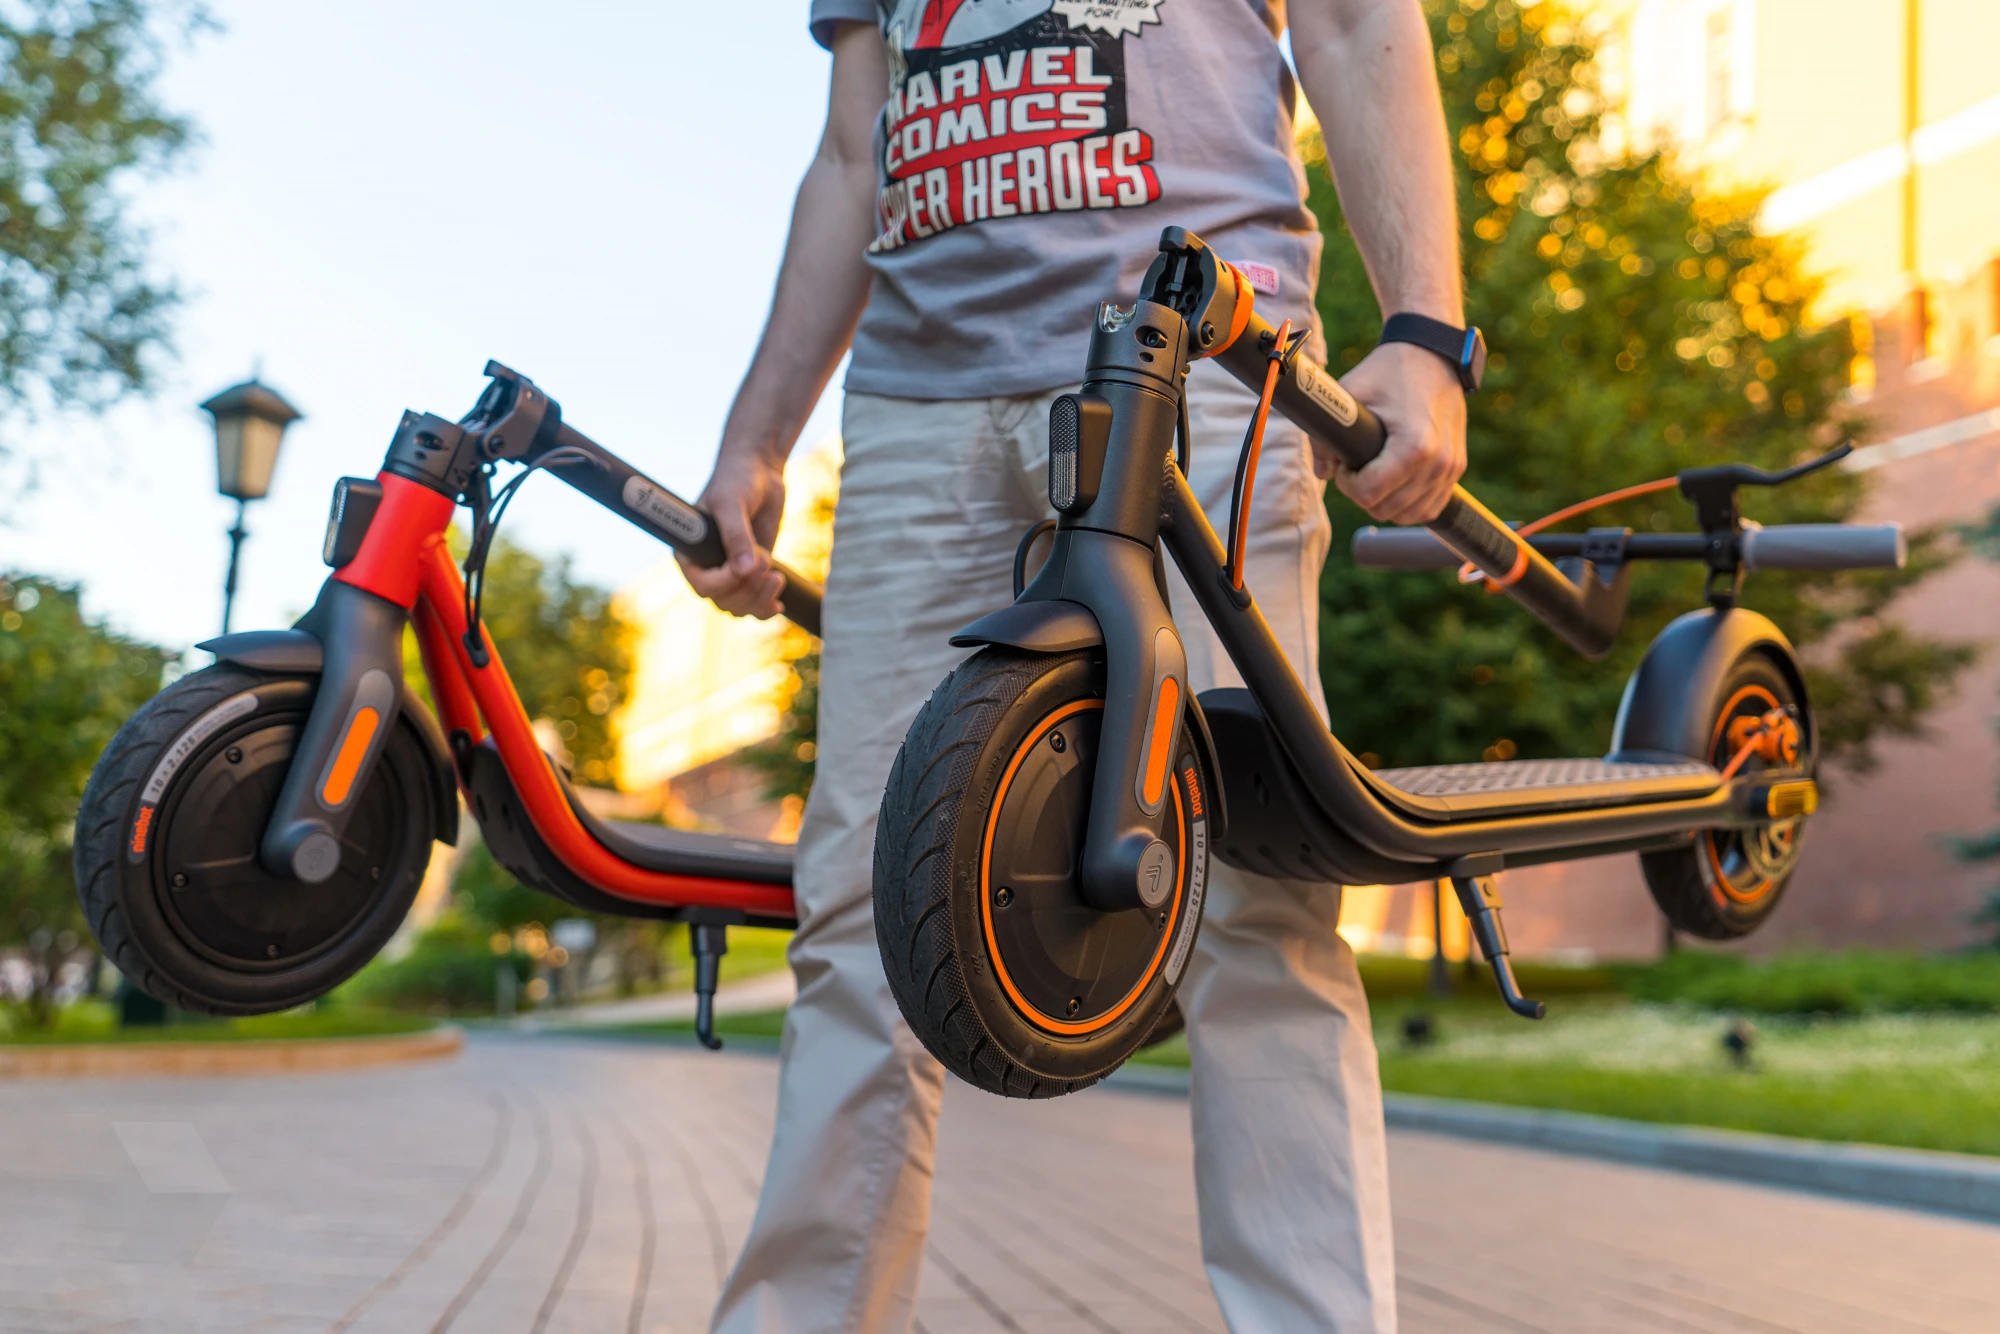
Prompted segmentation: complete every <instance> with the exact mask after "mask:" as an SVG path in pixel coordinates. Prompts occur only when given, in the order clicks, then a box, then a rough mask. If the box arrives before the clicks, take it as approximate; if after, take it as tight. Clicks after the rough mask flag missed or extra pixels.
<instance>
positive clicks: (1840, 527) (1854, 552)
mask: <svg viewBox="0 0 2000 1334" xmlns="http://www.w3.org/2000/svg"><path fill="white" fill-rule="evenodd" d="M1742 550H1743V564H1744V567H1745V568H1747V569H1751V570H1900V569H1902V568H1903V564H1904V562H1905V561H1907V560H1908V559H1909V555H1910V548H1909V543H1908V542H1906V541H1905V540H1904V539H1903V526H1902V525H1901V524H1897V523H1881V524H1872V525H1866V526H1863V525H1858V524H1845V523H1795V524H1786V525H1784V526H1782V527H1777V528H1746V529H1744V531H1743V547H1742Z"/></svg>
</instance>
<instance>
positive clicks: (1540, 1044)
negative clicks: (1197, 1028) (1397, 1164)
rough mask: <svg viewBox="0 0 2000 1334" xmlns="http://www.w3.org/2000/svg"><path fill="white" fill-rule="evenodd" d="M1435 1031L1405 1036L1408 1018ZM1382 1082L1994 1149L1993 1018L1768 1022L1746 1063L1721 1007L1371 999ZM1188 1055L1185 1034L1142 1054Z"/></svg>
mask: <svg viewBox="0 0 2000 1334" xmlns="http://www.w3.org/2000/svg"><path fill="white" fill-rule="evenodd" d="M1417 1011H1423V1012H1424V1013H1427V1014H1429V1015H1430V1016H1431V1017H1432V1020H1433V1023H1434V1025H1435V1028H1436V1036H1435V1037H1434V1039H1433V1040H1432V1041H1431V1042H1429V1043H1426V1044H1424V1045H1421V1046H1414V1045H1412V1044H1410V1043H1409V1042H1407V1041H1406V1040H1405V1039H1404V1037H1403V1023H1404V1020H1405V1019H1406V1018H1408V1017H1409V1016H1410V1015H1411V1014H1412V1013H1414V1012H1417ZM1374 1017H1375V1041H1376V1045H1377V1046H1378V1047H1379V1049H1380V1051H1381V1060H1382V1085H1383V1087H1384V1088H1386V1089H1389V1090H1391V1091H1393V1092H1398V1093H1424V1094H1430V1095H1432V1096H1435V1097H1443V1098H1467V1099H1472V1100H1474V1101H1479V1102H1494V1103H1507V1104H1512V1105H1515V1106H1521V1107H1546V1108H1556V1109H1560V1110H1564V1111H1573V1112H1594V1113H1597V1114H1599V1115H1603V1116H1619V1117H1627V1118H1630V1119H1632V1120H1635V1121H1661V1122H1670V1123H1675V1124H1683V1125H1701V1126H1715V1127H1719V1128H1722V1129H1729V1130H1755V1131H1763V1132H1766V1133H1769V1134H1775V1135H1795V1136H1798V1137H1800V1138H1803V1139H1824V1140H1852V1141H1855V1142H1859V1143H1866V1144H1892V1145H1901V1146H1905V1147H1909V1148H1920V1149H1952V1150H1956V1151H1959V1152H1962V1153H1984V1154H1995V1155H2000V1018H1996V1017H1992V1016H1983V1015H1982V1016H1970V1015H1948V1014H1947V1015H1877V1016H1869V1017H1863V1018H1855V1019H1812V1018H1782V1019H1771V1018H1767V1019H1764V1020H1762V1021H1760V1022H1759V1023H1758V1025H1757V1028H1756V1033H1755V1037H1754V1039H1753V1047H1752V1055H1751V1060H1750V1064H1749V1066H1748V1067H1747V1068H1741V1069H1739V1068H1738V1067H1737V1066H1736V1065H1735V1064H1734V1063H1733V1062H1732V1061H1731V1060H1730V1058H1729V1056H1728V1053H1727V1052H1726V1051H1725V1050H1724V1049H1723V1046H1722V1035H1723V1033H1724V1032H1725V1030H1726V1029H1727V1027H1728V1025H1729V1023H1730V1020H1729V1019H1728V1018H1726V1017H1725V1016H1723V1015H1721V1014H1718V1013H1715V1012H1713V1011H1704V1010H1696V1009H1692V1008H1688V1007H1682V1006H1668V1005H1646V1004H1633V1003H1630V1002H1628V1001H1625V1000H1623V999H1621V998H1616V997H1577V998H1573V999H1569V1000H1563V1001H1558V1002H1554V1003H1551V1004H1550V1006H1549V1017H1548V1018H1547V1019H1544V1020H1543V1021H1541V1022H1540V1023H1538V1024H1536V1023H1530V1022H1528V1021H1526V1020H1523V1019H1517V1018H1515V1017H1514V1016H1512V1015H1510V1014H1507V1013H1506V1012H1505V1011H1504V1010H1501V1009H1500V1008H1499V1007H1498V1005H1497V1004H1493V1003H1489V1002H1488V1001H1487V1000H1486V999H1485V998H1484V997H1480V998H1477V999H1473V998H1462V999H1453V1000H1450V1001H1447V1002H1445V1003H1443V1004H1441V1005H1440V1004H1436V1003H1431V1002H1426V1001H1418V1000H1414V999H1390V1000H1385V1001H1382V1002H1379V1003H1377V1004H1376V1006H1375V1007H1374ZM1136 1059H1137V1060H1138V1061H1140V1062H1142V1063H1151V1064H1159V1065H1177V1066H1185V1065H1186V1064H1187V1061H1188V1055H1187V1045H1186V1043H1185V1042H1184V1041H1183V1040H1182V1039H1180V1038H1176V1039H1174V1040H1173V1041H1171V1042H1167V1043H1162V1044H1161V1045H1160V1046H1158V1047H1155V1048H1153V1049H1151V1050H1149V1051H1146V1052H1143V1053H1141V1054H1140V1055H1139V1056H1138V1057H1137V1058H1136Z"/></svg>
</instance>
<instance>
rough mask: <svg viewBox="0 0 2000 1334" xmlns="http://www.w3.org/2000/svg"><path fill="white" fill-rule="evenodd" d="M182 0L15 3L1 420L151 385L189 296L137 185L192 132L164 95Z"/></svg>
mask: <svg viewBox="0 0 2000 1334" xmlns="http://www.w3.org/2000/svg"><path fill="white" fill-rule="evenodd" d="M205 23H206V18H205V16H204V14H203V13H202V11H201V9H200V8H199V7H198V6H196V5H193V4H187V3H182V2H181V0H164V3H162V4H157V5H156V4H149V3H146V0H11V2H10V3H7V4H0V142H4V143H5V149H4V150H0V417H4V416H6V415H8V414H9V413H11V412H13V411H17V410H21V409H32V408H33V407H35V406H37V405H40V406H47V407H58V408H60V407H68V406H78V407H85V408H101V407H103V406H105V405H106V404H108V403H111V402H113V401H115V400H116V399H118V398H120V397H122V396H124V395H125V394H128V393H132V392H135V391H140V390H143V389H145V388H146V387H147V386H148V384H149V382H150V380H151V376H152V371H153V362H154V360H155V358H156V357H157V355H158V354H160V353H162V352H164V351H166V350H167V347H168V333H169V329H168V319H169V316H170V315H171V313H172V311H173V307H174V305H175V304H176V302H177V301H178V299H179V298H178V294H177V292H176V290H175V289H174V287H173V285H172V284H171V283H170V282H167V281H165V280H162V279H160V278H158V277H157V276H155V275H154V274H153V273H152V272H151V266H150V262H149V245H148V238H147V236H146V234H145V232H144V231H143V230H142V229H141V228H140V227H138V226H137V225H136V224H134V223H133V222H132V220H131V218H130V217H129V216H128V211H127V199H126V196H127V189H126V187H127V184H128V182H129V181H130V180H132V179H133V178H134V177H136V176H140V175H144V174H148V173H152V172H158V171H161V170H164V169H165V168H167V167H169V166H170V165H172V164H173V163H174V162H175V161H176V159H178V158H179V157H180V156H181V154H182V153H183V152H184V151H185V150H186V148H187V146H188V143H189V141H190V139H191V137H192V131H191V129H190V127H189V125H188V123H187V122H186V121H185V120H183V119H181V118H179V117H177V116H174V115H172V114H171V113H169V112H168V111H167V110H166V109H165V108H163V107H162V106H161V104H160V103H159V101H158V99H157V98H156V96H155V92H156V89H155V83H156V80H157V78H158V75H159V72H160V68H161V64H162V59H163V50H164V42H163V37H162V33H163V29H167V28H171V27H175V26H178V27H181V28H184V29H187V30H189V31H192V30H193V29H194V28H196V27H199V26H201V25H203V24H205Z"/></svg>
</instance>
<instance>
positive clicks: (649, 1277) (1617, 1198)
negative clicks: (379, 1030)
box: [0, 1036, 2000, 1334]
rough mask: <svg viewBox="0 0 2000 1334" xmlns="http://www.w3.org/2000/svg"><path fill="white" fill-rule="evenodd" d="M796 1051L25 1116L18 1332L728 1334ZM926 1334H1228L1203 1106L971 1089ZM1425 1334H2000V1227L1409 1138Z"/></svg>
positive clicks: (1418, 1325) (955, 1106)
mask: <svg viewBox="0 0 2000 1334" xmlns="http://www.w3.org/2000/svg"><path fill="white" fill-rule="evenodd" d="M776 1074H777V1067H776V1063H775V1061H773V1060H772V1059H771V1058H770V1057H769V1056H768V1055H761V1054H754V1053H731V1052H724V1053H721V1054H717V1055H711V1054H709V1053H706V1052H700V1051H697V1050H693V1049H690V1048H685V1047H662V1046H651V1045H644V1046H642V1045H638V1044H634V1043H630V1042H617V1041H609V1040H601V1039H588V1038H559V1037H552V1036H539V1037H497V1036H480V1037H475V1038H474V1040H473V1041H472V1042H471V1043H470V1045H469V1046H468V1048H467V1050H466V1053H465V1054H464V1055H463V1056H462V1057H459V1058H457V1059H455V1060H452V1061H449V1062H443V1063H438V1064H433V1065H425V1066H411V1067H397V1068H389V1069H381V1070H374V1071H361V1072H354V1073H347V1074H328V1075H308V1076H273V1077H266V1078H254V1077H252V1078H229V1079H151V1080H67V1081H40V1082H34V1081H24V1082H15V1083H5V1084H0V1144H4V1146H5V1148H4V1150H0V1330H5V1331H65V1332H66V1331H85V1330H107V1329H116V1330H144V1331H153V1330H169V1331H183V1330H189V1331H194V1330H201V1331H206V1330H258V1331H293V1330H298V1331H346V1330H354V1331H398V1332H403V1331H423V1330H432V1331H446V1330H459V1331H467V1332H468V1334H469V1332H471V1331H479V1332H480V1334H486V1332H487V1331H497V1332H500V1334H507V1332H509V1331H517V1330H518V1331H524V1332H526V1331H543V1330H547V1331H565V1330H575V1331H592V1332H593V1334H597V1332H600V1331H618V1330H627V1331H638V1330H645V1331H665V1330H674V1331H697V1330H700V1329H702V1328H703V1327H704V1322H705V1318H706V1313H707V1310H708V1308H709V1306H710V1304H711V1303H712V1302H713V1300H714V1296H715V1292H716V1287H717V1285H718V1283H719V1282H720V1281H721V1278H722V1276H723V1274H724V1273H725V1272H726V1271H727V1268H728V1266H729V1263H730V1261H731V1260H732V1258H733V1257H734V1255H735V1252H736V1249H737V1247H738V1246H739V1245H740V1244H741V1241H742V1239H743V1236H744V1233H745V1230H746V1229H747V1227H748V1225H749V1222H750V1216H751V1212H752V1210H753V1208H754V1206H755V1201H756V1190H757V1183H758V1180H759V1177H760V1175H761V1173H762V1171H763V1166H764V1155H765V1150H766V1147H767V1144H768V1139H769V1135H770V1126H771V1104H772V1097H773V1093H774V1089H775V1085H776ZM946 1104H947V1105H946V1109H945V1125H944V1128H943V1132H942V1136H941V1143H940V1149H939V1153H940V1161H939V1166H938V1175H937V1187H936V1205H935V1212H934V1223H935V1227H934V1232H933V1237H932V1242H931V1246H930V1252H929V1256H928V1262H927V1267H926V1273H925V1277H924V1284H923V1295H922V1299H921V1302H920V1306H919V1316H920V1328H922V1329H924V1330H927V1331H930V1334H947V1332H953V1331H991V1330H1002V1331H1055V1330H1062V1331H1069V1330H1078V1331H1114V1330H1115V1331H1135V1332H1136V1331H1147V1332H1150V1331H1211V1330H1214V1331H1219V1330H1221V1329H1222V1328H1223V1324H1222V1319H1221V1316H1220V1314H1219V1313H1218V1312H1217V1310H1216V1307H1215V1303H1214V1301H1213V1299H1212V1298H1211V1297H1210V1295H1209V1292H1208V1287H1207V1283H1206V1281H1205V1278H1204V1276H1203V1272H1202V1267H1201V1256H1200V1246H1199V1241H1198V1236H1197V1231H1196V1223H1195V1208H1194V1190H1193V1183H1192V1179H1191V1169H1190V1154H1189V1146H1188V1117H1187V1105H1186V1102H1185V1100H1183V1099H1180V1098H1176V1097H1166V1096H1160V1095H1157V1094H1149V1093H1144V1092H1131V1091H1120V1090H1118V1089H1099V1090H1092V1091H1090V1092H1087V1093H1083V1094H1078V1095H1075V1096H1073V1097H1070V1098H1064V1099H1057V1100H1055V1101H1053V1102H1046V1103H1016V1102H1005V1101H1002V1100H999V1099H995V1098H991V1097H988V1096H986V1095H984V1094H980V1093H976V1092H973V1091H971V1090H969V1089H966V1088H964V1087H962V1086H958V1085H955V1084H954V1085H953V1086H952V1087H951V1089H950V1091H949V1093H948V1094H947V1098H946ZM1391 1154H1392V1171H1393V1180H1394V1189H1395V1208H1396V1233H1397V1238H1396V1239H1397V1265H1398V1271H1399V1285H1400V1292H1401V1300H1402V1311H1403V1329H1404V1330H1405V1331H1409V1332H1410V1334H1432V1332H1444V1331H1452V1332H1456V1331H1482V1332H1484V1331H1550V1332H1551V1334H1554V1332H1557V1331H1561V1332H1564V1334H1567V1332H1569V1331H1577V1332H1579V1334H1581V1332H1583V1331H1589V1332H1590V1334H1599V1332H1601V1331H1607V1330H1618V1331H1656V1330H1657V1331H1674V1332H1676V1334H1687V1332H1688V1331H1738V1330H1742V1331H1759V1332H1760V1334H1771V1332H1772V1331H1800V1332H1801V1334H1808V1332H1809V1334H1842V1332H1844V1331H1855V1332H1856V1334H1859V1332H1860V1331H1867V1332H1868V1334H1903V1332H1905V1331H1920V1330H1922V1331H1940V1330H1943V1331H1967V1332H1968V1334H1969V1332H1971V1331H1980V1332H1981V1334H1991V1332H1992V1331H1995V1330H2000V1286H1996V1285H1995V1284H1994V1282H1993V1278H1994V1274H1995V1272H1996V1270H2000V1228H1996V1227H1992V1226H1989V1225H1985V1224H1980V1223H1973V1222H1966V1221H1960V1220H1956V1219H1951V1218H1943V1217H1935V1216H1931V1215H1926V1214H1920V1213H1914V1212H1906V1211H1902V1210H1897V1209H1890V1208H1882V1207H1876V1206H1870V1205H1862V1204H1854V1203H1848V1202H1843V1201H1838V1200H1831V1199H1824V1198H1819V1197H1815V1196H1810V1195H1803V1194H1794V1193H1789V1192H1785V1191H1781V1190H1774V1189H1768V1188H1764V1187H1757V1186H1749V1185H1739V1184H1735V1183H1731V1182H1726V1181H1716V1180H1712V1179H1705V1178H1697V1177H1692V1176H1682V1175H1677V1174H1674V1173H1668V1172H1659V1171H1654V1170H1651V1169H1647V1168H1640V1167H1628V1166H1621V1165H1617V1164H1610V1163H1603V1162H1595V1161H1589V1160H1584V1159H1574V1158H1567V1157H1561V1156H1557V1155H1552V1154H1547V1153H1542V1152H1539V1151H1536V1150H1530V1149H1518V1148H1500V1147H1488V1146H1483V1145H1478V1144H1474V1143H1470V1142H1467V1141H1463V1140H1456V1139H1446V1138H1440V1137H1436V1136H1430V1135H1422V1134H1415V1133H1404V1132H1396V1133H1394V1134H1392V1136H1391Z"/></svg>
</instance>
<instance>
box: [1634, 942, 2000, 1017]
mask: <svg viewBox="0 0 2000 1334" xmlns="http://www.w3.org/2000/svg"><path fill="white" fill-rule="evenodd" d="M1618 971H1619V976H1620V980H1621V982H1622V983H1623V985H1624V989H1625V991H1626V992H1627V993H1628V994H1630V995H1631V996H1633V997H1634V998H1636V999H1638V1000H1647V1001H1662V1002H1672V1001H1678V1002H1682V1003H1685V1004H1689V1005H1697V1006H1701V1007H1702V1008H1704V1009H1714V1010H1741V1011H1746V1012H1749V1013H1754V1014H1793V1015H1853V1014H1920V1013H1937V1012H1959V1013H1976V1014H1984V1013H1994V1012H2000V957H1996V956H1995V955H1994V954H1991V953H1986V952H1980V953H1969V954H1952V955H1917V954H1896V953H1890V952H1886V951H1874V950H1849V951H1846V952H1844V953H1825V954H1822V953H1799V954H1782V955H1779V956H1777V957H1776V958H1773V959H1766V960H1761V961H1754V962H1753V961H1750V960H1746V959H1742V958H1738V957H1736V956H1734V955H1725V954H1707V953H1701V952H1697V951H1692V950H1684V951H1681V952H1680V953H1677V954H1673V955H1670V956H1668V957H1667V958H1665V959H1663V960H1661V961H1660V962H1658V963H1655V964H1649V965H1645V966H1643V967H1633V968H1623V969H1620V970H1618Z"/></svg>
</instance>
